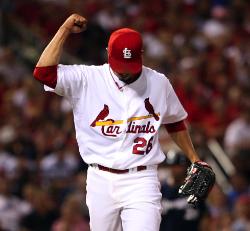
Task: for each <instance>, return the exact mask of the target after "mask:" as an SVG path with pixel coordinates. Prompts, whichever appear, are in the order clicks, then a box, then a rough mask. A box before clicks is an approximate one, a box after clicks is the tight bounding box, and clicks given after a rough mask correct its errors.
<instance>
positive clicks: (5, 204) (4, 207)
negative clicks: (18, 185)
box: [0, 174, 31, 231]
mask: <svg viewBox="0 0 250 231" xmlns="http://www.w3.org/2000/svg"><path fill="white" fill-rule="evenodd" d="M12 186H13V185H12V183H11V181H10V180H8V178H6V177H5V176H4V174H2V175H1V176H0V227H1V228H2V229H4V230H7V231H17V230H19V224H20V221H21V219H22V218H23V217H24V216H26V215H27V214H28V213H29V212H30V211H31V205H30V204H29V203H28V202H26V201H24V200H21V199H19V198H17V197H16V196H14V195H13V194H12V192H11V187H12Z"/></svg>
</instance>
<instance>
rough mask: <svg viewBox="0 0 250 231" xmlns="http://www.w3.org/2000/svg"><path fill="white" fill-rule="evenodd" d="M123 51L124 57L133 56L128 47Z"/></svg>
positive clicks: (129, 57)
mask: <svg viewBox="0 0 250 231" xmlns="http://www.w3.org/2000/svg"><path fill="white" fill-rule="evenodd" d="M122 52H123V58H124V59H131V58H132V54H131V50H129V49H128V48H127V47H126V48H124V50H123V51H122Z"/></svg>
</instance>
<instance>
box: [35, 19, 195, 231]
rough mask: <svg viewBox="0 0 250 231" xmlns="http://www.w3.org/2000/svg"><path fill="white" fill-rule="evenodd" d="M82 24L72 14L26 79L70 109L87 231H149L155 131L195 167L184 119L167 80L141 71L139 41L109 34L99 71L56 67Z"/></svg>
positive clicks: (152, 228) (157, 150)
mask: <svg viewBox="0 0 250 231" xmlns="http://www.w3.org/2000/svg"><path fill="white" fill-rule="evenodd" d="M86 24H87V21H86V19H85V18H84V17H82V16H80V15H77V14H73V15H71V16H70V17H69V18H68V19H66V21H65V22H64V23H63V24H62V26H61V27H60V28H59V30H58V31H57V33H56V34H55V36H54V37H53V39H52V40H51V42H50V43H49V44H48V46H47V47H46V48H45V50H44V51H43V53H42V55H41V57H40V59H39V61H38V63H37V65H36V68H35V70H34V77H35V78H36V79H37V80H39V81H40V82H42V83H43V84H44V85H45V90H47V91H53V92H55V93H56V94H59V95H61V96H63V97H66V98H67V99H68V101H69V102H70V104H71V105H72V109H73V115H74V124H75V130H76V139H77V142H78V146H79V150H80V154H81V157H82V159H83V160H84V161H85V162H86V163H87V164H88V165H89V168H88V175H87V205H88V208H89V213H90V227H91V230H93V231H119V230H124V231H146V230H148V231H157V230H159V226H160V221H161V203H160V202H161V193H160V183H159V180H158V177H157V165H158V164H159V163H161V162H162V161H163V160H164V159H165V156H164V154H163V152H162V150H161V147H160V145H159V142H158V130H159V128H160V126H161V125H162V124H163V125H165V127H166V129H167V131H168V132H169V134H170V136H171V137H172V139H173V140H174V141H175V142H176V144H177V145H178V146H179V147H180V148H181V149H182V151H183V152H184V153H185V154H186V155H187V157H188V158H189V159H190V161H191V162H195V161H198V160H199V158H198V155H197V154H196V152H195V150H194V148H193V145H192V142H191V140H190V137H189V134H188V131H187V129H186V126H185V122H184V120H185V119H186V117H187V113H186V111H185V110H184V109H183V107H182V105H181V103H180V102H179V100H178V98H177V96H176V94H175V92H174V90H173V88H172V86H171V84H170V82H169V80H168V79H167V77H166V76H164V75H163V74H161V73H158V72H157V71H154V70H152V69H150V68H148V67H145V66H143V64H142V53H143V41H142V37H141V35H140V33H139V32H137V31H135V30H132V29H129V28H122V29H119V30H117V31H115V32H113V33H112V34H111V36H110V39H109V43H108V48H107V53H108V63H106V64H103V65H101V66H87V65H61V64H59V60H60V56H61V53H62V50H63V45H64V43H65V40H66V39H67V37H68V36H69V35H70V34H71V33H80V32H82V31H84V30H85V29H86Z"/></svg>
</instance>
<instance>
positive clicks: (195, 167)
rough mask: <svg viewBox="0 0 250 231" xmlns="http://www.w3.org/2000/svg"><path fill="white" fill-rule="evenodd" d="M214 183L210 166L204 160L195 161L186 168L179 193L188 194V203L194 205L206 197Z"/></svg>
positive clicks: (213, 175)
mask: <svg viewBox="0 0 250 231" xmlns="http://www.w3.org/2000/svg"><path fill="white" fill-rule="evenodd" d="M214 183H215V174H214V172H213V170H212V168H211V167H210V166H209V165H208V164H207V163H206V162H203V161H196V162H194V163H192V164H191V166H190V167H189V168H188V171H187V177H186V179H185V181H184V184H183V185H182V186H181V187H180V189H179V193H180V194H182V195H185V196H188V199H187V202H188V203H191V204H194V205H196V204H197V203H199V202H200V201H202V200H205V199H206V197H207V195H208V193H209V192H210V190H211V189H212V187H213V185H214Z"/></svg>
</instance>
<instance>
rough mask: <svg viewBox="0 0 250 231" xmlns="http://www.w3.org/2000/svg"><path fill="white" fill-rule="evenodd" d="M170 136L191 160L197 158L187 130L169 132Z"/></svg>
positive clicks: (193, 160)
mask: <svg viewBox="0 0 250 231" xmlns="http://www.w3.org/2000/svg"><path fill="white" fill-rule="evenodd" d="M170 136H171V138H172V139H173V141H174V142H175V143H176V144H177V145H178V146H179V148H180V149H181V150H182V151H183V152H184V154H185V155H186V156H187V157H188V159H189V160H190V161H191V162H195V161H198V160H199V157H198V155H197V153H196V151H195V150H194V146H193V144H192V141H191V138H190V136H189V133H188V131H187V130H182V131H178V132H173V133H170Z"/></svg>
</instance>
